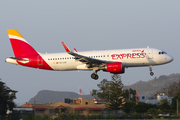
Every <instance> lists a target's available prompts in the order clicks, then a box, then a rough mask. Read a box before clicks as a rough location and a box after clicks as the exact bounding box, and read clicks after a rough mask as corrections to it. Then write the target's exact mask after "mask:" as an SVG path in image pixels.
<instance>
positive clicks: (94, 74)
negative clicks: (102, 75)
mask: <svg viewBox="0 0 180 120" xmlns="http://www.w3.org/2000/svg"><path fill="white" fill-rule="evenodd" d="M91 78H92V79H94V80H97V79H98V78H99V76H98V75H97V73H92V74H91Z"/></svg>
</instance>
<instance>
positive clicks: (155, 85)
mask: <svg viewBox="0 0 180 120" xmlns="http://www.w3.org/2000/svg"><path fill="white" fill-rule="evenodd" d="M173 82H180V73H178V74H171V75H168V76H165V75H163V76H160V77H159V78H154V79H153V80H149V81H148V82H145V81H138V82H137V83H135V84H132V85H130V88H131V89H134V90H136V86H137V93H142V94H146V95H147V97H151V96H154V94H155V93H156V92H157V91H161V89H162V88H164V87H166V86H169V85H170V84H171V83H173ZM128 88H129V86H124V89H128ZM79 97H82V98H85V99H89V100H93V97H92V96H91V95H79V94H77V93H75V92H62V91H50V90H42V91H39V92H38V93H37V95H36V96H34V97H33V98H31V99H30V100H29V102H28V103H29V104H33V103H36V104H44V103H49V102H52V103H53V102H54V103H56V102H63V101H64V98H79Z"/></svg>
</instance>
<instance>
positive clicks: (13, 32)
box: [7, 29, 23, 38]
mask: <svg viewBox="0 0 180 120" xmlns="http://www.w3.org/2000/svg"><path fill="white" fill-rule="evenodd" d="M7 32H8V35H14V36H17V37H21V38H23V36H21V34H19V32H18V31H17V30H16V29H7Z"/></svg>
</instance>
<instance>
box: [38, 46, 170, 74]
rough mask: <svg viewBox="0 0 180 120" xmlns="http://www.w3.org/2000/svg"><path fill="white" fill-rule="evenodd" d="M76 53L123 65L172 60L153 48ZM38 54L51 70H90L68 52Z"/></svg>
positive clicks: (139, 64)
mask: <svg viewBox="0 0 180 120" xmlns="http://www.w3.org/2000/svg"><path fill="white" fill-rule="evenodd" d="M78 54H80V55H83V56H87V57H91V58H95V59H100V60H106V61H110V62H122V63H123V64H124V67H141V66H150V65H151V66H155V65H161V64H166V63H169V62H171V61H172V60H173V57H172V56H170V55H168V54H166V53H165V52H164V51H162V50H160V49H153V48H138V49H120V50H104V51H88V52H78ZM40 55H41V57H42V58H43V59H44V60H45V61H46V62H47V63H48V65H49V66H50V67H51V68H53V70H59V71H63V70H91V69H90V68H87V67H86V64H83V63H82V62H80V61H78V60H75V59H74V56H72V55H70V54H68V53H55V54H40Z"/></svg>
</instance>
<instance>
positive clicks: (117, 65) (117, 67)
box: [105, 62, 125, 74]
mask: <svg viewBox="0 0 180 120" xmlns="http://www.w3.org/2000/svg"><path fill="white" fill-rule="evenodd" d="M105 70H106V71H107V72H110V73H113V74H121V73H124V72H125V68H124V66H123V63H121V62H114V63H107V64H106V67H105Z"/></svg>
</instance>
